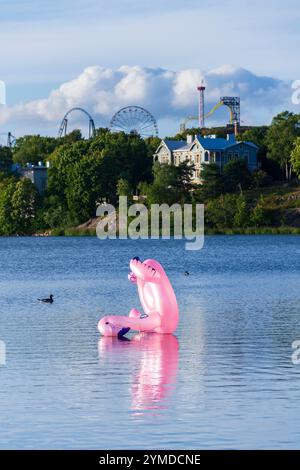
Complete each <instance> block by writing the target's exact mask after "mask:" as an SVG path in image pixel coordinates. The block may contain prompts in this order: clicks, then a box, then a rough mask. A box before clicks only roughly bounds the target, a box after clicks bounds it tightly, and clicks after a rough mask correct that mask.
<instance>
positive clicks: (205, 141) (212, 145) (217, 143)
mask: <svg viewBox="0 0 300 470" xmlns="http://www.w3.org/2000/svg"><path fill="white" fill-rule="evenodd" d="M196 139H197V140H198V142H199V144H200V145H202V147H203V148H204V149H205V150H225V149H226V148H227V147H230V146H232V145H236V142H232V141H229V140H227V139H222V138H220V137H216V138H214V139H212V138H210V137H202V136H200V135H197V136H196Z"/></svg>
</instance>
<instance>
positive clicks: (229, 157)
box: [227, 152, 232, 162]
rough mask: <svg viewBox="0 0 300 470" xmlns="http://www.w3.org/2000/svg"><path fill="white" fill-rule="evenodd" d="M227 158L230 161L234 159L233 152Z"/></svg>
mask: <svg viewBox="0 0 300 470" xmlns="http://www.w3.org/2000/svg"><path fill="white" fill-rule="evenodd" d="M227 160H228V161H229V162H230V160H232V153H231V152H230V153H229V154H228V156H227Z"/></svg>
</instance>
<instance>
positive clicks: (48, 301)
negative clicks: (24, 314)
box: [38, 294, 54, 304]
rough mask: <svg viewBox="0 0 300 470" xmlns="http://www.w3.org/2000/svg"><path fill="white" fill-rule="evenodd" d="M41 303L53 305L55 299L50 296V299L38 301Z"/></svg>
mask: <svg viewBox="0 0 300 470" xmlns="http://www.w3.org/2000/svg"><path fill="white" fill-rule="evenodd" d="M38 301H39V302H44V303H45V304H53V302H54V299H53V295H52V294H50V297H49V298H48V299H38Z"/></svg>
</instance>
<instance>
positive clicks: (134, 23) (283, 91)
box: [0, 0, 300, 136]
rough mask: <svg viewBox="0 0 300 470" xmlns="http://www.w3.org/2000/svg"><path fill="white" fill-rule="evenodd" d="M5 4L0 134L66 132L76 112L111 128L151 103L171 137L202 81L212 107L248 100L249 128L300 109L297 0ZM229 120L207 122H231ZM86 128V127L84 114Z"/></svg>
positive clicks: (18, 0) (27, 0)
mask: <svg viewBox="0 0 300 470" xmlns="http://www.w3.org/2000/svg"><path fill="white" fill-rule="evenodd" d="M0 7H1V14H0V40H1V45H2V47H1V66H0V81H1V80H2V81H4V82H5V83H6V102H7V104H6V106H3V105H0V134H1V133H2V132H7V131H8V130H9V131H11V132H12V133H13V134H14V135H16V136H19V135H21V134H23V133H27V134H30V133H37V132H39V133H41V134H50V135H56V134H57V130H58V127H59V123H60V121H61V119H62V117H63V115H64V113H65V112H66V111H67V110H68V109H69V108H70V107H72V106H82V107H84V108H86V109H87V111H89V112H90V113H91V114H92V116H93V117H94V120H95V123H96V126H100V125H108V123H109V121H110V118H111V117H112V115H113V113H114V112H115V111H117V110H118V109H119V108H120V107H122V106H126V105H141V106H145V107H147V108H148V109H149V111H151V112H152V113H153V114H154V116H155V117H156V119H157V121H158V126H159V129H160V134H161V135H164V134H170V133H173V132H176V131H177V130H178V128H179V125H180V122H181V121H182V119H183V118H184V117H185V116H187V115H190V114H195V113H196V111H197V95H196V91H195V87H196V85H197V84H198V83H199V81H200V80H201V79H204V80H205V83H206V86H207V90H206V110H207V111H208V110H209V109H210V108H211V107H212V106H213V105H214V104H215V103H216V102H217V101H218V100H219V98H220V96H222V95H228V94H230V95H237V96H241V104H242V106H241V113H242V120H243V121H244V123H245V124H250V125H251V124H262V123H269V122H270V120H271V118H272V116H273V115H274V114H276V113H277V112H279V111H281V110H284V109H291V110H293V111H297V108H299V105H293V103H292V100H291V96H292V89H291V83H292V82H293V81H294V80H299V79H300V70H299V61H298V57H299V50H300V28H299V24H300V3H299V1H298V0H285V2H282V0H281V1H279V0H265V1H264V2H261V1H258V0H252V1H251V2H249V1H245V0H223V1H220V0H184V1H182V0H181V1H179V0H149V1H148V0H109V1H107V0H106V1H103V0H63V1H62V0H60V1H57V0H52V1H50V0H44V1H42V0H39V1H37V0H0ZM299 112H300V111H299ZM227 114H228V113H226V111H225V110H221V111H220V112H218V113H216V115H214V116H213V117H212V118H211V120H210V122H209V123H208V124H212V125H214V124H216V123H219V124H221V123H223V124H224V121H227V119H228V116H227ZM77 121H78V122H77ZM79 121H80V122H79ZM77 124H78V125H79V124H82V125H85V124H86V123H84V122H82V123H81V116H77V117H74V122H73V123H71V125H73V126H76V125H77Z"/></svg>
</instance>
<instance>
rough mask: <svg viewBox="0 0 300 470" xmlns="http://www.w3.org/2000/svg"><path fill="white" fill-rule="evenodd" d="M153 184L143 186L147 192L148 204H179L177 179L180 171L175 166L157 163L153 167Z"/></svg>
mask: <svg viewBox="0 0 300 470" xmlns="http://www.w3.org/2000/svg"><path fill="white" fill-rule="evenodd" d="M153 176H154V179H153V183H152V184H149V185H147V186H146V185H143V190H144V191H146V197H147V204H148V205H151V204H163V203H166V204H169V205H171V204H173V203H174V202H178V190H177V187H176V185H177V183H178V181H177V177H178V170H177V167H176V166H175V165H168V164H164V163H159V162H155V163H154V165H153Z"/></svg>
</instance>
